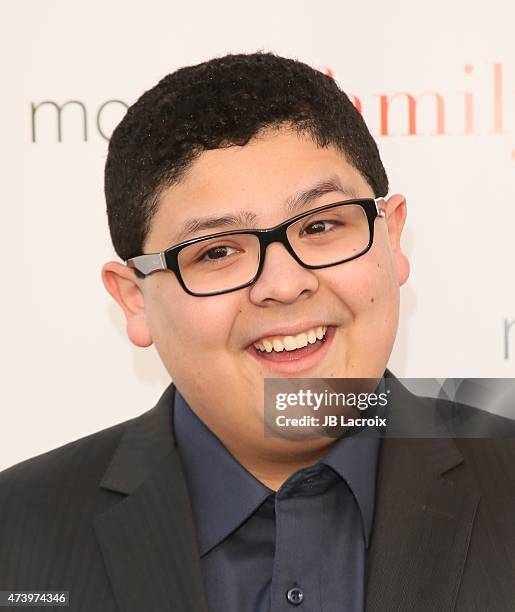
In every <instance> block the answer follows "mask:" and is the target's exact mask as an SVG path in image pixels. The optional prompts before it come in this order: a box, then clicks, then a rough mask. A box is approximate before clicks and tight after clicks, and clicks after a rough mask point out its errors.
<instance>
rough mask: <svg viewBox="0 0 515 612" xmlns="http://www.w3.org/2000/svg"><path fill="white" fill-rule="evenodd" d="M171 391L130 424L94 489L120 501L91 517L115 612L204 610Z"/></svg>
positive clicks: (172, 392) (193, 531) (202, 590)
mask: <svg viewBox="0 0 515 612" xmlns="http://www.w3.org/2000/svg"><path fill="white" fill-rule="evenodd" d="M174 395H175V386H174V385H173V384H171V385H170V386H169V387H168V388H167V389H166V391H165V392H164V393H163V395H162V396H161V398H160V400H159V402H158V403H157V405H156V406H155V407H154V408H152V409H151V410H149V411H148V412H146V413H145V414H143V415H141V416H140V417H137V418H136V419H133V420H132V421H129V422H128V423H127V425H126V428H125V432H124V434H123V435H122V438H121V440H120V442H119V445H118V448H117V449H116V451H115V453H114V455H113V458H112V460H111V463H110V465H109V467H108V468H107V470H106V472H105V474H104V477H103V478H102V481H101V483H100V486H101V487H102V488H104V489H108V490H111V491H115V492H117V493H121V494H124V495H125V496H126V497H124V499H122V500H121V501H119V502H118V503H116V504H114V505H113V506H111V507H110V508H109V509H108V510H107V511H105V512H102V513H101V514H99V515H98V516H97V517H96V518H95V519H94V528H95V532H96V535H97V539H98V542H99V545H100V549H101V551H102V554H103V557H104V561H105V565H106V569H107V573H108V576H109V579H110V581H111V586H112V589H113V593H114V596H115V599H116V602H117V604H118V607H119V609H120V610H121V611H123V612H141V610H147V611H149V612H151V611H156V612H157V611H159V612H161V611H163V610H166V611H167V612H168V611H169V612H207V604H206V598H205V593H204V585H203V580H202V573H201V566H200V558H199V554H198V544H197V539H196V534H195V528H194V525H193V519H192V512H191V506H190V501H189V496H188V491H187V487H186V482H185V479H184V475H183V469H182V465H181V462H180V458H179V454H178V452H177V449H176V446H175V441H174V438H173V430H172V423H171V414H172V408H173V401H174Z"/></svg>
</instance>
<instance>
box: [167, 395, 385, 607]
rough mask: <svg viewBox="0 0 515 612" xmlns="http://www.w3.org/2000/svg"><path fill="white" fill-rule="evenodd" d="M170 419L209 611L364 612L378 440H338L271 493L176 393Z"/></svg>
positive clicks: (361, 435)
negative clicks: (314, 460) (314, 461)
mask: <svg viewBox="0 0 515 612" xmlns="http://www.w3.org/2000/svg"><path fill="white" fill-rule="evenodd" d="M173 417H174V418H173V422H174V433H175V438H176V441H177V446H178V450H179V454H180V457H181V461H182V463H183V467H184V472H185V477H186V483H187V486H188V489H189V493H190V498H191V504H192V510H193V518H194V523H195V527H196V529H197V536H198V542H199V548H200V551H199V552H200V557H201V563H202V570H203V576H204V584H205V589H206V595H207V601H208V607H209V610H210V612H282V611H284V612H291V611H293V610H294V609H297V610H298V611H299V612H302V610H305V611H306V612H308V611H309V612H361V611H362V610H363V608H364V601H365V593H364V590H365V579H366V548H367V546H368V542H369V537H370V532H371V528H372V521H373V516H374V502H375V480H376V469H377V457H378V451H379V445H380V436H379V433H378V434H377V436H375V437H371V434H370V430H367V432H366V433H364V432H363V431H362V432H357V433H356V434H355V435H352V436H348V437H342V438H341V439H339V440H338V441H337V442H336V443H335V444H334V446H333V447H332V448H331V450H330V451H329V453H328V454H327V455H326V456H325V457H324V458H323V459H321V460H320V461H319V462H318V463H316V464H314V465H311V466H308V467H306V468H303V469H300V470H298V471H297V472H295V473H294V474H292V475H291V476H290V477H289V478H288V479H287V480H286V481H285V482H284V483H283V485H282V486H281V487H280V489H279V490H278V491H277V492H275V491H273V490H271V489H269V488H268V487H267V486H265V485H264V484H263V483H261V482H260V481H258V480H257V479H256V478H255V477H254V476H253V475H252V474H250V473H249V472H248V471H247V470H246V469H245V468H244V467H243V466H242V465H241V464H240V463H239V462H238V461H237V460H236V459H235V458H234V457H233V456H232V455H231V454H230V453H229V451H228V450H227V449H226V448H225V447H224V445H223V444H222V443H221V441H220V440H219V439H218V438H217V437H216V436H215V435H214V434H213V433H212V432H211V431H210V430H209V429H208V428H207V427H206V426H205V425H204V424H203V422H202V421H201V420H200V419H199V418H198V417H197V416H196V415H195V413H194V412H193V411H192V410H191V408H190V407H189V406H188V404H187V403H186V401H185V400H184V398H183V397H182V396H181V394H180V393H179V392H178V391H177V393H176V398H175V408H174V415H173Z"/></svg>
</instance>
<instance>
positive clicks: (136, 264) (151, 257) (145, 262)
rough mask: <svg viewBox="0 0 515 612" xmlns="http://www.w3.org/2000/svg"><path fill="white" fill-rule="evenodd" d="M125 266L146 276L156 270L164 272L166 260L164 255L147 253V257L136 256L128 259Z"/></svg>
mask: <svg viewBox="0 0 515 612" xmlns="http://www.w3.org/2000/svg"><path fill="white" fill-rule="evenodd" d="M125 264H126V265H127V267H128V268H134V269H135V270H137V271H138V272H141V274H144V275H145V276H147V275H148V274H152V272H157V271H158V270H166V267H167V266H166V260H165V256H164V253H149V254H147V255H138V256H137V257H133V258H131V259H128V260H127V261H126V262H125Z"/></svg>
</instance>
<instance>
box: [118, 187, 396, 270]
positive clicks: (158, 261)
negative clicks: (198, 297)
mask: <svg viewBox="0 0 515 612" xmlns="http://www.w3.org/2000/svg"><path fill="white" fill-rule="evenodd" d="M374 202H375V204H376V211H377V216H378V217H384V216H385V212H384V210H382V209H381V208H379V202H384V198H374ZM125 264H126V265H127V267H128V268H134V269H135V270H137V271H138V272H140V273H141V274H143V275H145V276H147V275H148V274H152V272H157V271H158V270H166V268H167V266H166V260H165V256H164V253H148V254H146V255H138V256H137V257H132V258H131V259H128V260H127V261H126V262H125Z"/></svg>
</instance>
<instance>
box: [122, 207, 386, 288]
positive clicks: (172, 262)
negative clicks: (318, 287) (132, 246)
mask: <svg viewBox="0 0 515 612" xmlns="http://www.w3.org/2000/svg"><path fill="white" fill-rule="evenodd" d="M381 200H382V201H384V198H383V197H381V198H358V199H354V200H342V201H340V202H333V203H332V204H327V205H325V206H320V207H318V208H314V209H312V210H308V211H306V212H303V213H300V214H298V215H295V217H292V218H291V219H287V220H286V221H283V222H282V223H279V224H278V225H275V226H274V227H270V228H266V229H247V230H230V231H228V232H221V233H216V234H209V236H201V237H200V238H191V239H190V240H186V241H184V242H180V243H179V244H176V245H174V246H171V247H170V248H168V249H166V250H165V251H161V252H160V253H146V254H144V255H138V256H136V257H131V258H130V259H128V260H127V261H126V262H125V264H126V266H127V267H129V268H133V269H134V271H135V272H136V275H137V276H138V277H139V278H145V277H146V276H148V275H149V274H153V273H154V272H158V271H159V270H171V271H172V272H174V273H175V276H176V277H177V280H178V281H179V283H180V285H181V287H182V288H183V289H184V291H186V293H188V294H189V295H193V296H195V297H208V296H211V295H221V294H223V293H231V292H232V291H238V290H239V289H243V288H244V287H248V286H249V285H252V284H253V283H255V282H256V280H257V279H258V278H259V276H260V274H261V272H262V270H263V266H264V263H265V255H266V248H267V246H268V245H269V244H272V243H273V242H280V243H281V244H282V245H284V247H285V248H286V250H287V251H288V253H289V254H290V255H291V256H292V257H293V259H294V260H295V261H296V262H297V263H298V264H300V265H301V266H302V267H304V268H308V269H310V270H314V269H319V268H330V267H332V266H338V265H340V264H342V263H346V262H347V261H352V260H353V259H356V258H357V257H361V256H362V255H364V254H365V253H367V252H368V251H369V250H370V248H371V247H372V244H373V242H374V222H375V220H376V219H377V218H378V217H380V218H383V217H384V216H385V212H384V210H382V209H380V208H379V204H378V202H379V201H381ZM356 204H357V205H359V206H361V207H362V208H363V210H364V211H365V215H366V217H367V220H368V228H369V241H368V244H367V246H366V247H365V248H364V249H362V250H361V251H360V252H359V253H356V254H355V255H352V257H346V258H344V259H342V260H340V261H336V262H333V263H330V264H323V265H309V264H305V263H304V262H303V261H302V260H301V259H300V258H299V257H298V255H297V254H296V253H295V251H294V249H293V247H292V246H291V244H290V241H289V240H288V235H287V230H288V228H289V227H290V225H293V224H294V223H296V222H297V221H299V220H300V219H303V218H304V217H309V216H311V215H313V214H315V213H318V212H321V211H325V210H331V208H335V207H337V206H350V205H356ZM234 234H249V235H252V236H256V237H257V239H258V240H259V265H258V269H257V271H256V273H255V274H254V276H253V278H252V279H251V280H250V281H247V282H246V283H243V284H242V285H238V286H237V287H233V288H231V289H222V290H220V291H211V292H209V293H197V292H195V291H191V290H190V289H188V287H187V286H186V284H185V282H184V280H183V278H182V274H181V271H180V268H179V253H180V251H182V249H184V248H185V247H187V246H190V245H191V244H195V243H197V242H203V241H205V240H212V239H213V238H223V237H224V236H232V235H234Z"/></svg>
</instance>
